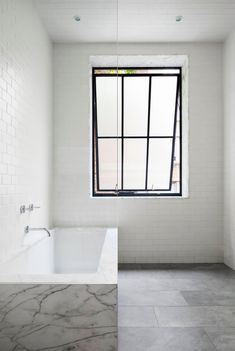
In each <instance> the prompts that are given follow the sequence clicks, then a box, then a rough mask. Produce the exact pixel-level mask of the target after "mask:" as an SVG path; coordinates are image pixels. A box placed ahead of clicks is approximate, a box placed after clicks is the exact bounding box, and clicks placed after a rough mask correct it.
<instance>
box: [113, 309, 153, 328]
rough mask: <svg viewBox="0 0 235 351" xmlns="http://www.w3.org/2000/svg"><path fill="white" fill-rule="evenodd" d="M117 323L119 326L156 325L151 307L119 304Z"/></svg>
mask: <svg viewBox="0 0 235 351" xmlns="http://www.w3.org/2000/svg"><path fill="white" fill-rule="evenodd" d="M118 325H119V326H120V327H157V326H158V323H157V318H156V315H155V312H154V308H153V307H149V306H147V307H146V306H145V307H143V306H141V307H140V306H119V308H118Z"/></svg>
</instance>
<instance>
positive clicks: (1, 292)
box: [0, 284, 117, 351]
mask: <svg viewBox="0 0 235 351" xmlns="http://www.w3.org/2000/svg"><path fill="white" fill-rule="evenodd" d="M116 305H117V285H115V284H114V285H109V284H106V285H75V284H72V285H64V284H63V285H57V284H56V285H53V284H45V285H44V284H37V285H36V284H31V285H25V284H14V285H13V284H10V285H8V284H5V285H4V284H3V285H0V350H4V351H8V350H9V351H10V350H14V351H23V350H26V351H39V350H48V349H49V350H56V351H65V350H67V351H68V350H82V351H106V350H107V351H116V350H117V306H116Z"/></svg>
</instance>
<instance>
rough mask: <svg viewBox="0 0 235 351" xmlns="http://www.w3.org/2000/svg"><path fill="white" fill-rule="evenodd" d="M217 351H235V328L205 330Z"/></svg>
mask: <svg viewBox="0 0 235 351" xmlns="http://www.w3.org/2000/svg"><path fill="white" fill-rule="evenodd" d="M205 331H206V333H207V334H208V336H209V338H210V340H211V341H212V342H213V344H214V345H215V347H216V350H217V351H234V350H235V328H222V329H220V328H205Z"/></svg>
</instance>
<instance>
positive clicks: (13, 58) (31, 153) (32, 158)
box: [0, 0, 52, 260]
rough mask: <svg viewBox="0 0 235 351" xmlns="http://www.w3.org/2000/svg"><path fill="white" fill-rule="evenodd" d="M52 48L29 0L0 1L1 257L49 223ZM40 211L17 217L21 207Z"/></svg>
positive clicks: (18, 246) (2, 258) (17, 247)
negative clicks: (31, 228)
mask: <svg viewBox="0 0 235 351" xmlns="http://www.w3.org/2000/svg"><path fill="white" fill-rule="evenodd" d="M51 54H52V48H51V43H50V41H49V38H48V36H47V33H46V32H45V30H44V28H43V26H42V24H41V21H40V19H39V17H38V15H37V12H36V10H35V8H34V4H33V2H32V1H30V0H21V1H19V0H1V1H0V259H1V260H4V259H6V258H7V257H8V256H9V255H11V253H13V252H14V251H16V250H18V249H19V248H20V247H21V245H22V239H23V235H24V227H25V226H26V225H28V224H30V225H40V226H41V225H45V226H47V225H49V222H50V218H49V209H50V184H51V163H52V162H51V160H52V158H51V155H52V153H51V149H52V147H51V145H52V128H51V121H52V65H51V64H52V61H51V57H52V55H51ZM31 202H32V203H34V204H39V205H40V206H41V207H42V209H41V210H38V211H37V212H36V211H35V213H32V214H31V215H30V216H29V214H28V213H27V214H24V215H20V211H19V209H20V206H21V205H26V206H28V204H29V203H31Z"/></svg>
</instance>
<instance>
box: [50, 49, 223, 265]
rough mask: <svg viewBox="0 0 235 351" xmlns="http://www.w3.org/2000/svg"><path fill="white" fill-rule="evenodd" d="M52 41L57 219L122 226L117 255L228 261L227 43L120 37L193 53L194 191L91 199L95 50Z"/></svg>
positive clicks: (143, 259)
mask: <svg viewBox="0 0 235 351" xmlns="http://www.w3.org/2000/svg"><path fill="white" fill-rule="evenodd" d="M115 50H116V48H115V46H114V45H110V44H80V45H79V44H78V45H76V44H74V45H68V44H55V45H54V133H55V141H54V153H55V154H54V157H55V162H54V183H53V184H54V196H53V222H54V225H61V226H74V225H77V226H118V227H119V261H120V262H221V261H223V228H222V225H223V223H222V222H223V221H222V215H223V175H222V172H223V111H222V108H223V104H222V44H219V43H204V44H195V43H194V44H190V43H189V44H168V45H167V44H143V45H141V44H120V45H119V53H120V55H171V54H174V55H175V54H179V55H188V57H189V198H188V199H97V198H90V194H89V190H90V172H91V169H90V140H89V138H90V127H91V124H90V75H89V74H90V72H89V57H90V55H112V54H115V52H116V51H115Z"/></svg>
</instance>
